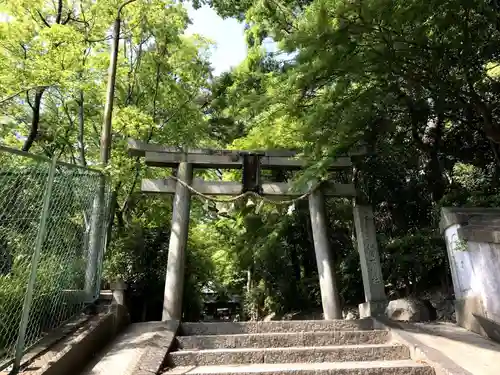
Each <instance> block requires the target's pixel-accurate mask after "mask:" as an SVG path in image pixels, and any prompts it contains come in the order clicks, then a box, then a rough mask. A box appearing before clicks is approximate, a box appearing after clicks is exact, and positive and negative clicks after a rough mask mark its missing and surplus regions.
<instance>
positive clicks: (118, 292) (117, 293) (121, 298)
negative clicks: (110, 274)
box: [110, 280, 127, 306]
mask: <svg viewBox="0 0 500 375" xmlns="http://www.w3.org/2000/svg"><path fill="white" fill-rule="evenodd" d="M110 286H111V292H112V293H113V299H112V304H114V305H121V306H125V290H127V284H126V283H125V282H124V281H123V280H116V281H115V282H113V283H111V285H110Z"/></svg>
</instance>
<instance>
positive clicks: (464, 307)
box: [441, 208, 500, 334]
mask: <svg viewBox="0 0 500 375" xmlns="http://www.w3.org/2000/svg"><path fill="white" fill-rule="evenodd" d="M499 218H500V210H498V209H457V208H454V209H446V208H445V209H443V212H442V220H441V224H442V226H441V229H442V231H443V233H444V237H445V240H446V248H447V251H448V258H449V261H450V268H451V274H452V279H453V287H454V291H455V299H456V304H455V308H456V315H457V323H458V324H459V325H461V326H463V327H464V328H467V329H469V330H472V331H474V332H477V333H481V334H485V332H484V331H483V329H482V327H481V325H480V324H479V322H478V321H477V320H476V319H475V317H474V316H473V314H477V315H481V316H484V317H487V318H489V319H491V320H494V321H496V322H498V323H500V241H497V236H496V235H495V233H497V232H498V231H499V230H500V225H499V224H500V221H499Z"/></svg>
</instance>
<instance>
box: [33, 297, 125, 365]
mask: <svg viewBox="0 0 500 375" xmlns="http://www.w3.org/2000/svg"><path fill="white" fill-rule="evenodd" d="M127 323H128V313H127V311H126V310H125V308H123V306H113V307H112V308H111V309H110V311H108V312H105V313H102V314H99V315H97V316H96V317H94V318H92V319H90V320H89V321H88V323H87V324H85V325H83V326H82V327H80V329H78V330H77V331H76V336H75V337H73V338H71V339H70V340H69V341H66V342H65V341H62V342H61V343H60V345H61V346H63V349H62V350H60V351H59V352H57V354H56V355H55V356H53V357H51V358H50V359H49V361H48V362H47V363H46V364H44V365H43V366H42V367H41V368H40V369H39V370H37V371H33V372H32V374H34V375H67V374H71V373H78V371H80V370H82V368H83V367H84V366H85V365H86V364H87V362H88V361H89V360H90V359H91V358H92V357H93V356H94V355H95V353H97V352H98V351H99V350H101V349H102V348H103V347H104V346H105V345H106V344H107V343H109V342H110V341H111V340H112V339H113V338H114V337H115V336H116V334H117V333H118V332H119V331H120V330H121V329H122V328H123V327H125V326H126V324H127ZM56 346H57V345H56ZM34 364H36V361H35V362H34ZM28 371H29V366H28Z"/></svg>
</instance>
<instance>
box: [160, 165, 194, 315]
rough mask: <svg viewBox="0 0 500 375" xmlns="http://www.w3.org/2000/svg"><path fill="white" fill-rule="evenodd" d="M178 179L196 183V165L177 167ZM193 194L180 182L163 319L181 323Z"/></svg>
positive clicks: (173, 224)
mask: <svg viewBox="0 0 500 375" xmlns="http://www.w3.org/2000/svg"><path fill="white" fill-rule="evenodd" d="M177 178H178V179H179V180H182V181H184V182H185V183H187V184H189V185H190V184H191V183H192V180H193V166H192V164H189V163H186V162H181V163H179V167H178V168H177ZM190 207H191V193H190V191H189V189H188V188H187V187H186V186H184V185H183V184H182V183H180V182H177V184H176V187H175V196H174V202H173V207H172V229H171V232H170V243H169V245H168V261H167V275H166V277H165V293H164V297H163V315H162V320H163V321H165V320H181V316H182V293H183V289H184V263H185V258H186V247H187V239H188V230H189V211H190Z"/></svg>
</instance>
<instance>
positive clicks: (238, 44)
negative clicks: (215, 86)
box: [186, 5, 247, 75]
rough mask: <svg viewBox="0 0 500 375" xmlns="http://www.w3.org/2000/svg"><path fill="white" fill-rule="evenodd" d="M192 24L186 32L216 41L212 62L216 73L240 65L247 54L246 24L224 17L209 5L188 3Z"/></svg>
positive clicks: (212, 52)
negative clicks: (198, 6)
mask: <svg viewBox="0 0 500 375" xmlns="http://www.w3.org/2000/svg"><path fill="white" fill-rule="evenodd" d="M186 7H187V9H188V13H189V17H190V18H191V22H192V24H191V25H189V27H188V29H187V30H186V34H188V35H191V34H200V35H203V36H204V37H206V38H208V39H210V40H212V41H213V42H215V44H216V46H215V47H214V48H213V49H212V51H211V57H210V62H211V63H212V66H213V68H214V74H215V75H219V74H220V73H222V72H224V71H228V70H230V68H232V67H235V66H237V65H239V64H240V63H241V62H242V61H243V60H244V59H245V57H246V55H247V48H246V43H245V37H244V25H243V23H241V22H238V21H237V20H235V19H232V18H227V19H222V18H221V17H219V16H218V15H217V13H216V12H215V11H214V10H213V9H211V8H210V7H208V6H206V5H205V6H203V7H201V8H200V9H193V7H191V5H186Z"/></svg>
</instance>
